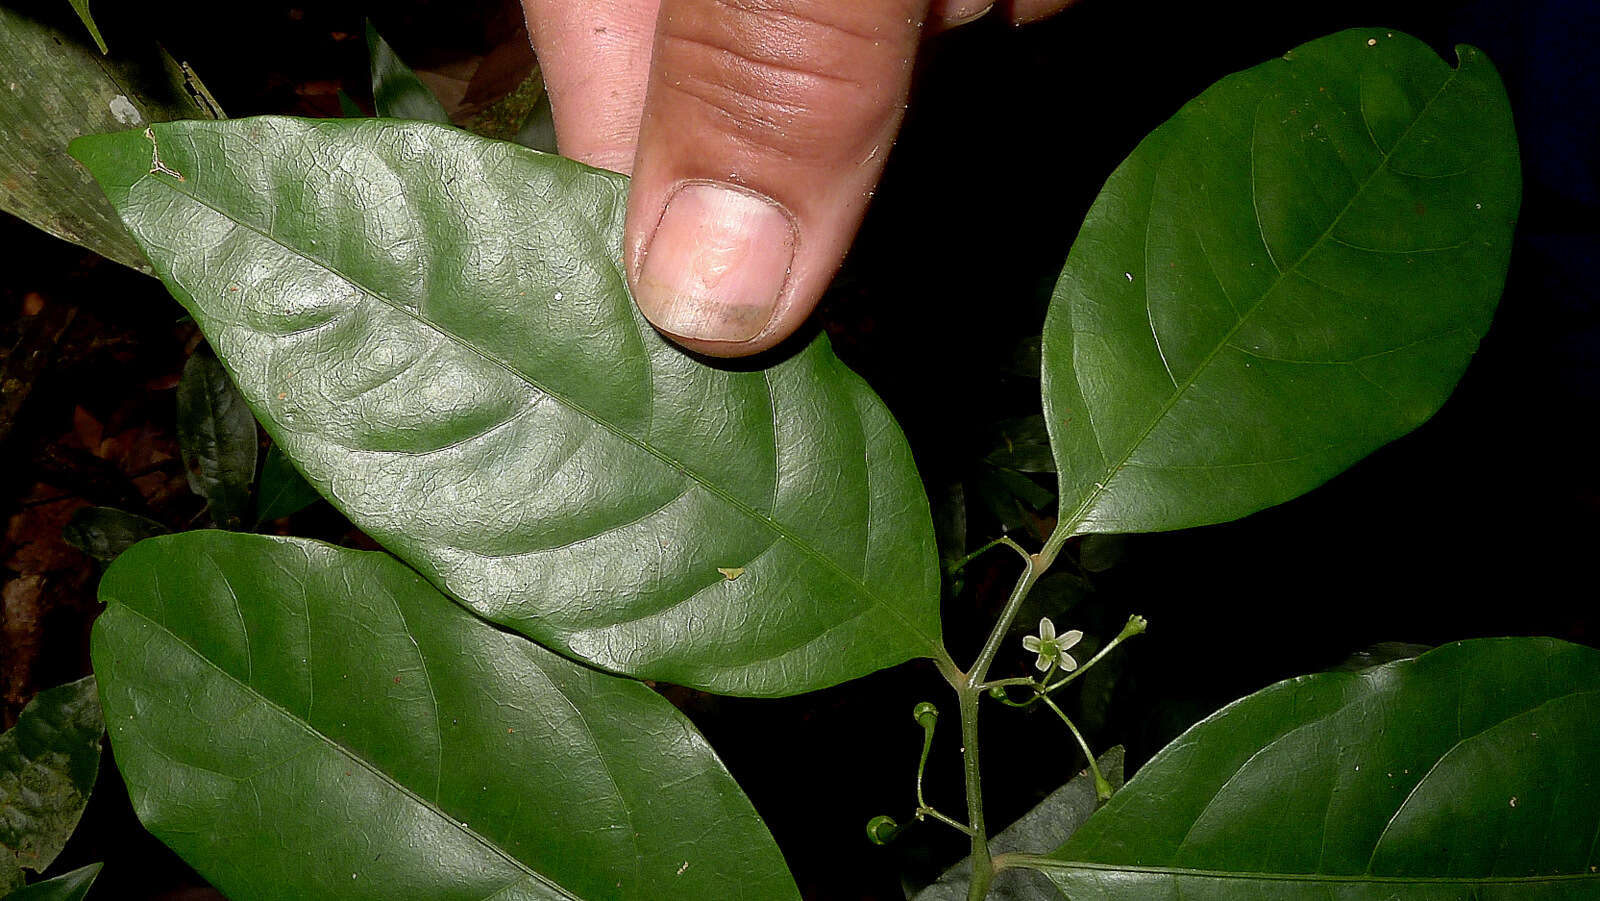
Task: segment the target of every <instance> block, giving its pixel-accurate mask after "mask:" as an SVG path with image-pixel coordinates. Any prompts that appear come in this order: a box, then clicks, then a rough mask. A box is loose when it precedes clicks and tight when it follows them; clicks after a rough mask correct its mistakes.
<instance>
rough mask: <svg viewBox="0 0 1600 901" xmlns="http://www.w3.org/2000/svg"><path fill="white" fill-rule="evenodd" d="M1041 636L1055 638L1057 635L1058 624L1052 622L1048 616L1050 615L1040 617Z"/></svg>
mask: <svg viewBox="0 0 1600 901" xmlns="http://www.w3.org/2000/svg"><path fill="white" fill-rule="evenodd" d="M1039 637H1040V638H1055V637H1056V624H1055V623H1053V622H1051V621H1050V617H1048V616H1041V617H1039Z"/></svg>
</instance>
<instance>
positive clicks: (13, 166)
mask: <svg viewBox="0 0 1600 901" xmlns="http://www.w3.org/2000/svg"><path fill="white" fill-rule="evenodd" d="M30 7H38V9H37V10H32V9H30V11H29V12H27V13H24V12H21V11H20V10H17V9H14V8H12V7H11V6H9V5H6V6H0V132H3V134H4V137H5V140H3V141H0V209H3V210H5V211H6V212H8V213H13V214H15V215H17V216H19V217H21V218H22V219H25V220H27V221H28V222H31V223H33V224H34V225H36V226H38V227H39V228H42V229H44V230H45V231H47V232H49V233H51V234H53V235H55V236H57V237H59V238H64V239H66V240H68V241H72V242H73V243H75V244H81V245H83V246H84V247H87V248H89V249H90V250H93V251H95V252H97V253H100V254H103V255H105V256H107V257H110V258H111V259H113V260H116V261H117V262H119V263H122V264H124V265H126V266H132V267H133V268H135V269H138V270H140V271H142V272H149V271H150V268H149V265H148V264H146V263H145V260H144V256H143V254H141V253H140V252H139V248H138V247H137V246H135V244H134V242H133V240H132V239H131V238H130V237H129V236H128V232H127V230H126V229H124V228H123V227H122V223H121V222H119V221H118V220H117V215H116V212H115V211H114V210H112V209H111V207H110V205H108V204H107V203H106V201H105V196H104V195H103V194H102V193H101V192H100V190H99V189H98V188H96V187H95V184H94V182H93V181H92V180H91V179H90V178H89V176H88V174H87V173H86V172H84V171H83V169H82V168H81V167H79V166H78V164H77V163H75V162H73V161H72V159H71V158H70V157H68V156H67V154H66V146H67V142H68V141H70V140H72V139H73V138H76V137H78V136H79V135H83V134H93V133H95V132H101V131H106V130H108V129H113V128H124V127H126V126H129V125H138V126H141V127H142V126H143V125H144V124H145V123H147V122H151V121H162V120H166V119H194V118H200V117H213V118H214V117H216V116H218V115H220V113H219V111H218V110H216V109H214V108H213V107H211V106H210V105H209V102H208V98H209V95H207V94H205V93H204V91H203V89H202V88H201V87H200V85H199V82H198V81H196V80H194V79H193V75H192V74H191V73H189V72H186V71H184V70H183V68H182V67H180V66H179V65H178V64H177V63H176V62H174V61H173V59H172V57H170V56H168V55H167V54H166V52H165V51H163V50H161V49H160V48H159V47H156V46H154V45H153V44H150V43H149V42H144V43H143V44H142V45H141V42H139V41H136V40H123V41H120V42H119V43H118V48H117V55H116V56H114V57H106V56H102V55H101V54H100V51H99V50H97V49H95V47H94V46H93V45H92V44H90V43H89V40H88V37H89V36H88V35H87V34H86V33H85V31H84V28H83V25H82V24H80V23H79V22H78V20H77V17H76V16H75V15H74V14H73V11H72V9H71V8H69V7H68V6H67V4H64V3H59V2H54V0H52V2H50V3H45V4H30Z"/></svg>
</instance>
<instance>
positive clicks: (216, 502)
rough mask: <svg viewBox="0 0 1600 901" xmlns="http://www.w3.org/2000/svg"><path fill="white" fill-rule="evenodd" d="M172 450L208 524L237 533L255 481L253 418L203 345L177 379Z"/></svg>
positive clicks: (257, 445)
mask: <svg viewBox="0 0 1600 901" xmlns="http://www.w3.org/2000/svg"><path fill="white" fill-rule="evenodd" d="M178 447H179V449H180V450H181V451H182V453H183V468H184V472H185V474H186V475H188V477H189V487H190V489H192V490H193V491H194V493H195V494H198V495H200V496H201V497H203V498H205V499H206V506H207V509H208V510H209V511H210V513H211V520H212V522H215V523H216V524H217V525H219V526H222V527H223V528H228V529H238V528H239V527H240V526H241V525H243V523H244V521H245V519H244V517H245V512H246V511H247V510H248V509H249V508H250V487H251V486H252V485H254V484H255V481H256V452H257V451H258V450H259V449H260V442H259V441H258V440H257V438H256V420H255V417H254V416H252V415H250V408H249V406H248V405H246V404H245V400H244V397H243V396H242V395H240V393H239V389H238V388H235V387H234V385H233V382H232V381H230V380H229V379H228V373H227V372H226V371H224V370H223V368H222V364H221V363H220V362H218V361H217V358H216V357H215V356H213V355H212V354H211V352H210V351H209V350H207V349H206V348H204V347H202V348H199V349H198V350H196V351H195V352H194V354H192V355H191V356H190V357H189V361H188V362H187V363H185V364H184V366H183V377H182V378H181V379H179V380H178Z"/></svg>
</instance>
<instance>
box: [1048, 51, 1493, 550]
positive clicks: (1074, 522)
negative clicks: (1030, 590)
mask: <svg viewBox="0 0 1600 901" xmlns="http://www.w3.org/2000/svg"><path fill="white" fill-rule="evenodd" d="M1464 71H1466V62H1465V61H1462V63H1461V64H1460V65H1458V66H1456V67H1455V68H1454V69H1452V70H1451V71H1450V77H1449V78H1447V79H1445V82H1444V84H1442V85H1440V86H1439V90H1437V91H1435V92H1434V94H1433V96H1432V97H1429V98H1428V102H1427V103H1425V104H1423V106H1422V109H1421V110H1420V111H1418V113H1417V115H1416V117H1415V118H1414V119H1412V120H1411V122H1410V123H1409V124H1407V125H1406V128H1405V131H1402V132H1401V133H1400V136H1399V137H1398V138H1396V139H1395V142H1394V144H1393V145H1391V146H1390V148H1389V149H1388V150H1387V151H1385V152H1384V154H1383V159H1382V160H1381V161H1379V163H1378V165H1376V166H1374V167H1373V168H1372V172H1371V173H1369V174H1368V175H1367V177H1366V178H1365V179H1363V180H1362V182H1361V184H1360V185H1359V186H1358V187H1357V188H1356V190H1355V191H1354V192H1352V193H1351V195H1350V199H1349V200H1348V201H1346V202H1345V205H1344V208H1343V209H1341V210H1340V211H1339V214H1338V215H1337V216H1335V217H1333V221H1332V222H1330V223H1328V227H1327V228H1326V229H1325V230H1324V231H1323V232H1322V234H1321V235H1318V236H1317V239H1316V240H1315V241H1313V242H1311V244H1309V245H1307V247H1306V249H1305V251H1304V252H1303V253H1301V254H1300V257H1299V258H1298V259H1296V260H1295V261H1294V263H1292V264H1290V266H1289V267H1288V268H1287V269H1284V268H1279V269H1278V274H1277V276H1276V277H1274V278H1273V280H1272V284H1271V285H1269V286H1268V287H1267V288H1266V290H1264V291H1262V292H1261V296H1260V297H1258V298H1256V301H1255V302H1254V303H1252V304H1251V305H1250V308H1249V309H1247V310H1245V311H1244V313H1243V314H1242V315H1240V316H1239V318H1238V321H1237V322H1235V323H1234V325H1233V327H1232V328H1230V329H1228V332H1227V334H1225V335H1223V336H1222V337H1221V339H1219V340H1218V342H1217V344H1216V346H1215V347H1213V348H1212V349H1211V351H1210V352H1209V353H1207V354H1206V356H1205V359H1203V360H1201V361H1200V364H1199V365H1198V366H1196V367H1195V368H1194V371H1193V372H1191V373H1190V374H1189V376H1188V378H1186V379H1184V382H1183V384H1182V385H1181V386H1175V387H1176V390H1174V391H1173V392H1172V394H1171V396H1170V397H1168V398H1167V402H1166V403H1165V404H1163V405H1162V407H1161V409H1160V411H1158V412H1157V413H1156V415H1155V416H1153V417H1151V419H1150V423H1149V425H1147V426H1145V428H1144V430H1143V431H1142V432H1140V433H1139V436H1138V437H1137V438H1135V439H1134V440H1133V441H1131V442H1129V444H1128V449H1127V451H1126V452H1125V453H1123V455H1122V457H1121V458H1120V459H1118V460H1117V462H1116V464H1115V465H1112V466H1107V467H1105V468H1104V470H1103V477H1102V478H1101V480H1100V481H1097V482H1095V483H1094V485H1093V487H1092V488H1091V489H1090V491H1089V492H1088V494H1087V495H1086V496H1085V497H1084V500H1083V502H1082V503H1080V504H1079V505H1078V507H1077V509H1076V510H1074V511H1073V512H1072V515H1071V516H1070V517H1067V518H1063V519H1061V520H1060V525H1058V526H1057V527H1056V530H1055V532H1053V533H1052V534H1051V536H1050V540H1049V542H1048V544H1050V545H1057V546H1059V545H1060V544H1061V543H1062V542H1065V541H1066V540H1067V539H1068V538H1071V537H1073V536H1075V535H1077V534H1078V527H1079V526H1081V525H1083V522H1084V519H1085V518H1087V516H1088V514H1089V511H1090V509H1091V508H1092V507H1093V506H1094V504H1095V502H1096V501H1098V500H1099V499H1100V496H1101V495H1102V494H1104V493H1105V492H1106V491H1107V489H1108V487H1109V486H1110V484H1111V480H1112V479H1113V478H1115V477H1116V474H1117V472H1118V471H1120V470H1121V469H1122V467H1123V466H1125V465H1127V462H1128V460H1130V459H1131V458H1132V457H1133V455H1134V453H1135V452H1136V451H1137V450H1138V449H1139V448H1140V446H1142V445H1143V444H1144V441H1145V439H1146V438H1148V437H1150V433H1151V432H1153V431H1155V429H1156V426H1158V425H1160V424H1161V422H1162V420H1164V419H1166V417H1167V414H1168V413H1171V412H1172V408H1173V407H1175V406H1177V404H1178V401H1179V400H1181V399H1182V398H1183V396H1184V395H1185V394H1187V393H1188V392H1189V389H1190V388H1192V387H1194V384H1195V382H1196V381H1197V380H1198V379H1199V378H1200V376H1201V374H1203V373H1204V372H1205V371H1206V370H1207V369H1208V368H1209V367H1210V366H1211V362H1212V360H1214V359H1216V356H1217V354H1219V353H1221V352H1222V349H1223V348H1224V347H1227V346H1228V344H1229V342H1231V341H1232V340H1233V336H1234V335H1236V334H1238V332H1239V329H1241V328H1243V327H1244V324H1245V322H1247V321H1248V320H1249V319H1250V317H1251V316H1253V315H1255V312H1256V311H1257V310H1258V309H1260V308H1261V305H1262V304H1263V303H1266V300H1267V298H1268V297H1270V296H1272V292H1274V291H1276V290H1277V288H1278V286H1279V285H1280V284H1282V283H1283V280H1284V279H1285V278H1287V277H1288V276H1289V275H1290V274H1291V273H1294V272H1295V271H1296V270H1298V269H1299V268H1300V264H1301V263H1304V262H1305V261H1306V259H1307V258H1308V257H1310V256H1311V254H1312V253H1313V252H1314V251H1316V250H1317V249H1318V248H1320V247H1321V246H1322V245H1323V243H1324V242H1325V241H1327V240H1328V238H1329V236H1331V235H1332V234H1333V230H1334V229H1336V228H1338V227H1339V223H1340V222H1343V221H1344V217H1345V216H1346V215H1347V214H1348V213H1349V212H1350V210H1351V209H1353V208H1354V207H1355V203H1356V201H1357V200H1358V199H1360V197H1361V195H1362V194H1363V193H1365V192H1366V190H1367V188H1368V187H1369V186H1370V185H1371V184H1372V181H1373V179H1375V178H1377V177H1378V174H1379V173H1380V172H1382V171H1383V170H1384V169H1386V168H1388V166H1389V162H1390V160H1392V159H1393V158H1394V155H1395V152H1396V151H1398V150H1399V148H1400V145H1402V144H1404V143H1405V141H1406V138H1407V137H1409V136H1410V134H1411V130H1412V129H1413V128H1415V127H1416V125H1417V123H1418V122H1420V121H1422V119H1423V117H1424V116H1426V115H1427V114H1428V110H1429V109H1430V108H1432V106H1433V104H1434V101H1436V100H1438V99H1439V98H1440V97H1441V96H1443V95H1444V92H1445V91H1447V90H1449V88H1450V86H1451V85H1452V84H1454V83H1455V80H1456V79H1457V78H1458V77H1460V75H1461V73H1462V72H1464ZM1265 102H1266V98H1262V99H1261V100H1259V101H1257V102H1256V105H1255V107H1253V108H1252V110H1251V112H1252V118H1251V139H1250V140H1251V147H1252V172H1251V178H1250V190H1251V193H1252V197H1253V196H1254V192H1255V173H1254V156H1253V154H1254V145H1255V126H1254V122H1255V115H1256V114H1258V113H1259V111H1260V109H1261V104H1262V103H1265ZM1160 165H1161V163H1160V162H1158V163H1157V166H1158V171H1159V166H1160ZM1256 223H1257V225H1258V226H1259V225H1260V223H1261V217H1260V214H1259V213H1257V214H1256ZM1261 243H1262V246H1263V247H1265V248H1266V249H1267V256H1268V258H1269V259H1271V258H1272V248H1271V245H1270V244H1269V243H1268V242H1267V239H1266V235H1265V234H1263V235H1262V236H1261ZM1273 262H1274V265H1276V260H1274V261H1273ZM1146 290H1147V291H1148V288H1146ZM1146 302H1147V303H1148V295H1147V301H1146ZM1158 340H1159V339H1158ZM1158 347H1159V344H1158ZM1057 465H1058V467H1060V463H1059V461H1058V464H1057ZM1061 468H1064V467H1061ZM1057 536H1060V537H1059V539H1058V538H1057Z"/></svg>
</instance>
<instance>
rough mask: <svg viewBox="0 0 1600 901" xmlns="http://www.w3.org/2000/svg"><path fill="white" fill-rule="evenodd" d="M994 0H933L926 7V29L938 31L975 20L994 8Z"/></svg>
mask: <svg viewBox="0 0 1600 901" xmlns="http://www.w3.org/2000/svg"><path fill="white" fill-rule="evenodd" d="M994 4H995V0H933V3H932V4H931V5H930V6H929V7H928V31H930V32H940V31H948V30H950V29H952V28H958V27H960V26H962V25H967V24H969V23H972V22H975V21H977V20H978V19H981V18H983V17H984V16H986V15H988V14H989V12H990V10H992V9H994Z"/></svg>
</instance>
